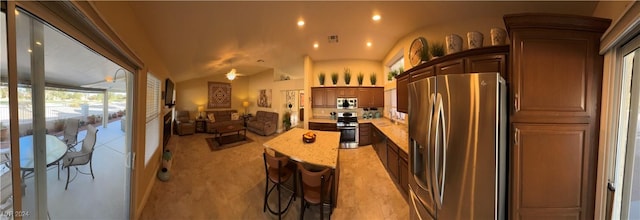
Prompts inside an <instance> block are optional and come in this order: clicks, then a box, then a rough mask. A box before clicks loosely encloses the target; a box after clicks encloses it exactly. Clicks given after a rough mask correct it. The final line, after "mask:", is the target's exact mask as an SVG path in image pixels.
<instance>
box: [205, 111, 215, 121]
mask: <svg viewBox="0 0 640 220" xmlns="http://www.w3.org/2000/svg"><path fill="white" fill-rule="evenodd" d="M207 118H209V121H211V122H216V117H215V116H213V113H209V114H208V115H207Z"/></svg>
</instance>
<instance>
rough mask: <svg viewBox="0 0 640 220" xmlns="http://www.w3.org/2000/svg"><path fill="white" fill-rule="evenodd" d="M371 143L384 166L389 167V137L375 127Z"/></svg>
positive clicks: (372, 130)
mask: <svg viewBox="0 0 640 220" xmlns="http://www.w3.org/2000/svg"><path fill="white" fill-rule="evenodd" d="M371 142H372V144H373V149H375V150H376V153H377V154H378V158H380V162H382V166H384V167H387V136H384V134H382V132H381V131H380V130H378V128H376V127H375V126H371Z"/></svg>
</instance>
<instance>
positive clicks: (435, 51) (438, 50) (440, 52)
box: [429, 42, 444, 59]
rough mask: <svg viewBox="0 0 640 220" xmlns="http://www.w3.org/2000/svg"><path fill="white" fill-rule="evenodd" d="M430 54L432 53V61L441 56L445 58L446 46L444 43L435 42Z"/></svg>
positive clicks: (430, 48)
mask: <svg viewBox="0 0 640 220" xmlns="http://www.w3.org/2000/svg"><path fill="white" fill-rule="evenodd" d="M429 52H431V56H433V57H432V58H431V59H435V58H438V57H441V56H444V44H443V43H442V42H434V43H433V44H431V46H430V47H429Z"/></svg>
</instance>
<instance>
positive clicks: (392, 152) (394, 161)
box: [387, 141, 398, 180]
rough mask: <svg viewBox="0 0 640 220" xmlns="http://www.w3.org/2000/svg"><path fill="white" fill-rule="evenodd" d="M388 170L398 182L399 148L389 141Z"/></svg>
mask: <svg viewBox="0 0 640 220" xmlns="http://www.w3.org/2000/svg"><path fill="white" fill-rule="evenodd" d="M387 170H389V174H391V176H392V177H393V178H395V179H396V180H397V179H398V146H396V144H394V143H393V142H391V141H387Z"/></svg>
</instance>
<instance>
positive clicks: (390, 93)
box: [384, 53, 405, 121]
mask: <svg viewBox="0 0 640 220" xmlns="http://www.w3.org/2000/svg"><path fill="white" fill-rule="evenodd" d="M399 69H404V57H403V56H402V53H400V57H399V58H398V59H397V60H396V61H395V62H392V63H391V65H389V71H393V70H399ZM398 74H400V73H398ZM387 79H388V80H389V81H393V78H391V77H388V78H387ZM396 94H397V89H396V88H393V89H389V90H386V91H384V100H385V101H384V109H385V113H384V115H385V116H386V117H388V118H390V119H398V120H399V121H404V119H405V114H404V113H402V112H398V100H397V95H396Z"/></svg>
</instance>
